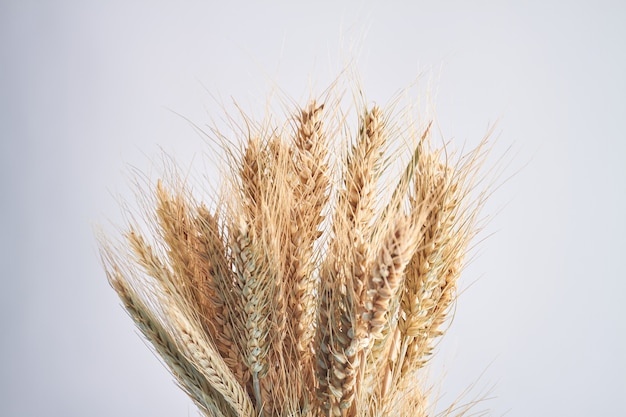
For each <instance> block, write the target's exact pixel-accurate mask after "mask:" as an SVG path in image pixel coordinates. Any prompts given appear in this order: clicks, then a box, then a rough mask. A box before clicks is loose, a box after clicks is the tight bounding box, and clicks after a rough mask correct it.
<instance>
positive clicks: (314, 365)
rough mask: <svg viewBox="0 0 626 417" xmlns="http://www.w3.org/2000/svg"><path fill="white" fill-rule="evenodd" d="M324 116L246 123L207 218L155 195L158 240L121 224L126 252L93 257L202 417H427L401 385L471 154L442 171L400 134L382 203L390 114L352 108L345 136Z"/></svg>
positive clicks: (447, 244) (177, 200)
mask: <svg viewBox="0 0 626 417" xmlns="http://www.w3.org/2000/svg"><path fill="white" fill-rule="evenodd" d="M334 104H336V103H334ZM327 110H328V102H327V103H324V102H323V101H318V100H313V101H311V102H310V103H309V104H308V106H307V107H305V108H304V109H298V110H297V111H296V113H295V115H294V116H292V118H291V119H289V121H286V122H285V125H284V126H282V127H281V126H274V125H271V124H270V122H268V123H267V124H263V123H262V124H254V123H252V122H250V121H249V120H247V119H245V124H246V126H245V128H241V129H239V130H238V132H239V133H240V134H242V135H243V138H241V139H242V143H241V145H242V147H241V148H238V149H239V150H237V149H233V148H230V149H226V152H227V153H229V155H230V156H232V158H231V159H230V165H229V169H230V171H229V172H228V173H227V175H228V177H227V183H226V185H225V186H224V189H223V193H222V194H221V197H220V199H217V198H216V199H215V200H214V201H212V202H211V204H210V205H209V206H212V207H214V209H213V210H210V209H208V208H207V205H205V204H204V203H202V202H196V201H195V200H194V199H193V198H192V197H191V195H190V193H189V192H188V191H186V189H185V187H184V186H179V187H178V188H177V190H175V191H170V190H168V189H167V188H166V187H165V186H164V185H163V183H162V182H160V181H159V182H157V184H156V192H155V196H156V198H155V200H154V201H155V206H156V207H155V208H154V212H149V213H147V217H146V218H147V220H148V223H149V224H150V225H151V227H152V230H154V231H156V232H157V233H156V236H155V237H154V240H151V239H146V238H145V236H144V235H142V234H141V233H140V232H139V231H138V230H139V228H138V227H137V226H136V225H135V224H131V225H129V228H128V232H126V233H125V235H126V238H127V245H126V246H127V247H126V248H120V249H118V250H117V251H115V250H113V249H112V248H111V245H110V244H108V243H105V242H103V249H102V253H103V261H104V264H105V269H106V272H107V276H108V278H109V281H110V283H111V285H112V286H113V288H114V289H115V290H116V291H117V293H118V295H119V296H120V298H121V300H122V302H123V305H124V307H125V308H126V310H127V311H128V312H129V314H130V316H131V317H132V318H133V320H134V321H135V323H136V325H137V326H138V327H139V328H140V330H141V331H142V333H143V335H144V336H145V337H146V338H147V339H148V340H149V341H150V342H151V343H152V345H153V346H154V347H155V349H156V351H157V352H158V353H159V354H160V355H161V356H162V357H163V360H164V361H165V363H166V364H167V365H168V367H169V368H170V370H171V371H172V373H173V374H174V376H175V377H176V379H177V381H178V383H179V384H180V386H181V387H182V388H183V389H184V390H185V391H186V392H187V393H188V395H189V396H190V397H191V398H192V399H193V401H194V402H195V403H196V404H197V405H198V408H199V409H200V411H201V412H202V413H203V414H204V415H206V416H224V417H252V416H254V417H256V416H259V417H273V416H293V417H296V416H311V417H321V416H333V417H378V416H387V415H389V416H391V415H393V416H401V417H404V416H407V417H408V416H412V415H416V416H426V415H428V414H429V406H428V402H427V398H428V391H427V390H425V389H424V388H423V387H422V386H421V385H420V384H415V381H416V380H417V379H418V378H419V374H418V370H419V369H421V368H422V367H423V366H424V365H425V363H426V361H427V359H428V357H429V355H430V354H431V353H432V349H433V344H434V341H435V339H436V338H437V337H439V336H440V335H441V334H442V333H443V325H444V323H445V320H446V319H447V314H448V311H449V309H450V308H451V306H452V305H453V303H454V301H455V297H456V288H457V280H458V278H459V276H460V273H461V271H462V268H463V263H464V257H465V255H466V252H467V248H468V244H469V242H470V240H471V239H472V238H473V237H474V235H475V234H476V232H477V227H476V220H477V217H476V216H477V213H478V209H479V208H480V206H481V204H482V201H484V198H485V194H479V197H474V196H473V194H472V190H473V188H474V187H475V186H476V183H477V180H476V179H477V177H476V172H477V171H478V168H479V166H480V163H481V161H482V160H484V156H485V153H484V151H483V149H482V148H481V147H479V148H478V149H477V150H475V151H473V152H470V153H469V154H468V155H466V156H464V157H460V158H459V159H458V160H453V159H449V158H448V159H447V158H445V157H444V156H445V155H446V154H447V153H445V152H443V149H440V150H437V149H433V148H432V146H431V145H430V136H431V130H430V127H431V124H430V123H428V124H426V125H424V126H411V128H410V129H407V130H406V131H408V132H411V133H410V140H411V141H412V142H413V144H414V148H413V149H412V153H411V154H410V155H409V156H408V162H407V163H406V165H405V166H404V170H403V171H402V172H401V174H400V176H399V178H398V179H397V180H393V181H395V187H394V188H393V189H392V190H390V193H389V195H387V193H385V190H384V188H383V187H380V183H381V178H383V174H384V173H386V172H388V171H386V170H387V169H389V167H390V166H392V165H393V164H394V159H393V158H392V157H390V156H386V155H385V154H386V152H387V150H388V145H389V141H390V140H397V138H396V137H395V136H394V134H395V133H393V132H394V131H392V130H391V129H389V128H388V126H387V123H388V117H389V114H390V113H386V112H385V111H383V110H382V109H381V108H380V107H378V106H376V105H374V106H371V107H369V108H367V107H365V106H359V108H358V111H357V113H358V114H357V123H358V129H357V131H356V133H355V134H354V136H353V135H351V134H350V133H349V129H347V127H346V123H347V119H346V118H345V117H344V114H343V113H341V112H340V111H338V110H336V109H332V110H331V111H327ZM332 117H337V120H333V119H332ZM329 118H330V119H329ZM328 122H330V124H332V123H333V122H336V123H338V125H339V126H340V128H339V129H335V130H329V131H327V130H326V126H327V123H328ZM417 132H420V133H419V135H418V133H417ZM396 133H397V132H396ZM336 136H339V139H340V140H338V141H336V142H337V143H339V144H340V145H342V146H345V148H343V149H339V150H337V149H333V143H334V142H333V141H332V140H330V139H331V137H336ZM335 155H341V156H339V157H335V158H333V157H334V156H335ZM472 198H477V200H474V201H475V202H474V203H472V201H473V200H472ZM148 242H150V244H149V243H148ZM153 242H154V243H153ZM121 266H124V268H122V267H121Z"/></svg>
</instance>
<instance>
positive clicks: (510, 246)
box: [0, 0, 626, 417]
mask: <svg viewBox="0 0 626 417" xmlns="http://www.w3.org/2000/svg"><path fill="white" fill-rule="evenodd" d="M515 3H518V4H519V5H513V4H514V2H509V4H510V5H509V6H507V5H505V2H486V1H483V2H466V1H458V2H445V1H444V2H434V1H412V2H409V1H406V2H394V1H389V2H382V1H378V2H364V3H361V2H331V1H318V2H289V1H283V2H280V1H271V2H248V3H246V2H235V1H234V2H227V1H181V2H164V1H157V2H155V1H150V2H148V1H145V2H139V1H107V2H93V1H29V0H25V1H17V0H15V1H6V0H5V1H2V2H0V173H1V176H0V191H1V194H0V195H1V201H2V205H1V206H0V213H1V215H0V226H1V228H0V274H1V279H2V287H1V289H0V341H1V342H0V415H2V416H6V417H17V416H29V417H30V416H40V415H45V416H59V417H68V416H87V415H89V416H102V417H105V416H106V417H109V416H153V417H158V416H168V417H171V416H187V415H196V411H195V410H194V408H193V406H192V405H191V402H190V401H189V400H188V399H187V398H186V397H185V395H184V394H183V393H182V391H180V390H179V389H178V388H176V387H175V385H174V384H173V383H172V378H171V376H170V375H169V374H168V372H167V371H166V370H165V369H164V367H163V366H162V365H161V364H160V363H159V361H158V360H157V359H156V358H155V357H153V355H152V354H151V353H150V352H149V350H148V349H147V348H146V346H144V343H143V342H142V341H141V339H140V338H139V337H138V336H137V334H136V331H135V330H134V328H133V326H132V324H131V321H130V319H129V318H128V317H127V316H126V315H125V313H124V312H123V311H122V309H121V307H120V306H119V303H118V300H117V299H116V296H115V294H114V293H113V291H112V290H111V289H110V288H109V287H108V284H107V283H106V279H105V276H104V274H103V272H102V269H101V267H100V264H99V260H98V256H97V250H96V244H95V240H94V236H93V229H92V228H93V225H94V224H103V225H104V227H105V228H106V229H107V230H108V231H109V232H113V228H112V227H111V226H110V225H109V223H108V221H109V219H110V220H112V221H114V222H115V221H120V220H121V216H120V214H119V209H118V204H117V200H116V197H115V195H117V194H121V195H122V196H123V197H125V198H128V199H131V201H132V195H131V192H130V189H129V188H128V186H127V181H128V176H127V175H126V174H125V172H127V171H128V168H127V166H128V164H131V165H133V166H134V167H136V168H138V169H139V170H141V171H143V172H148V173H150V175H152V176H155V175H156V174H155V170H156V168H155V167H156V166H157V165H158V164H153V163H151V161H154V160H158V159H159V155H160V148H163V149H164V150H165V151H167V152H169V153H171V154H173V155H174V156H175V157H176V159H177V160H178V162H179V163H180V164H181V165H182V166H189V165H190V164H191V161H192V160H193V161H200V160H202V158H201V154H202V153H203V152H205V151H206V147H205V145H204V143H203V141H202V139H201V138H200V137H199V136H198V135H197V133H196V132H194V131H193V130H192V129H191V128H190V127H189V125H188V124H187V123H186V122H185V121H183V120H182V119H181V118H180V117H179V116H177V115H175V114H174V113H173V112H172V111H170V109H171V110H173V111H174V112H177V113H180V114H182V115H184V116H186V117H188V118H190V119H191V120H193V121H194V122H196V123H198V124H203V123H206V122H208V121H209V119H210V117H217V118H219V116H220V115H221V109H220V108H219V106H218V105H217V104H216V101H215V100H214V99H213V98H212V96H215V97H222V98H223V99H224V101H226V102H227V101H228V100H229V97H230V96H232V97H234V98H236V99H238V101H240V102H241V103H242V105H243V107H244V108H247V109H254V108H257V107H258V106H262V105H263V104H264V101H263V98H264V97H265V95H266V93H268V92H269V91H270V90H271V89H272V86H273V84H272V83H273V82H275V83H276V84H277V85H279V86H281V87H282V88H283V90H284V92H285V94H287V95H288V96H290V97H292V98H294V100H296V101H297V102H300V103H301V104H304V100H305V99H306V98H307V96H308V93H309V92H310V91H313V92H319V91H321V90H322V89H323V88H324V87H325V86H326V85H327V84H328V83H329V82H330V81H332V80H333V79H334V77H335V76H336V75H337V74H338V71H339V69H340V68H341V66H342V63H343V60H344V58H346V57H347V56H349V55H350V53H353V54H354V55H355V57H356V61H357V64H358V65H357V66H358V68H359V69H360V72H361V75H362V78H363V86H364V88H365V91H366V92H367V93H366V94H367V97H368V99H370V100H371V101H376V102H379V103H381V104H384V103H386V102H387V101H388V100H389V99H391V98H392V97H393V96H394V94H395V93H397V92H398V91H399V90H400V89H402V88H404V87H406V86H408V85H409V84H410V83H411V82H412V81H413V80H414V79H415V78H416V77H417V75H418V74H420V73H421V72H426V73H427V74H430V75H429V76H427V77H426V78H428V77H430V78H431V79H434V82H433V84H432V85H433V86H435V87H436V90H437V91H435V92H436V94H433V96H434V97H435V101H436V109H437V114H438V121H439V125H440V127H441V131H442V132H443V134H444V136H445V137H447V138H454V140H455V142H454V143H458V144H461V143H464V142H467V143H468V144H475V143H477V142H478V140H480V138H481V137H482V136H483V134H484V133H485V132H486V130H487V128H488V126H489V125H490V124H492V123H493V122H494V121H496V120H497V119H500V122H499V124H498V127H497V130H496V132H497V133H498V134H499V135H500V140H499V142H498V144H497V146H496V150H495V155H498V154H501V153H502V152H503V150H504V149H505V148H507V147H508V146H509V145H512V146H513V155H514V157H513V161H512V162H511V164H510V167H511V169H510V170H509V173H512V172H514V171H516V170H518V169H520V168H521V171H520V172H519V173H517V174H516V175H515V176H514V177H513V178H512V179H511V180H510V181H508V182H506V183H505V184H504V185H503V186H502V187H501V188H500V189H499V190H498V192H497V193H496V194H495V196H494V198H493V200H492V201H491V202H490V204H488V206H487V207H486V213H487V214H489V215H495V217H494V218H493V220H492V221H491V222H490V223H489V224H488V226H487V229H486V230H485V233H484V234H483V237H486V236H487V235H490V236H489V237H488V238H487V239H486V240H485V241H484V242H482V243H481V244H480V246H479V247H480V249H479V251H478V252H477V254H478V255H477V257H476V260H475V262H474V263H473V264H472V265H471V266H470V267H469V268H468V270H467V273H466V274H465V275H464V277H463V280H464V283H465V284H464V285H465V287H469V288H468V289H467V290H466V291H465V292H464V293H463V294H462V297H461V300H460V302H459V305H458V309H457V312H456V319H455V321H454V323H453V325H452V328H451V329H450V331H449V333H448V334H447V336H446V338H445V340H444V341H443V342H442V343H441V344H440V346H439V350H438V361H437V362H436V363H435V364H434V367H433V374H434V377H433V379H435V380H436V379H440V376H439V375H440V373H441V372H443V373H445V379H443V382H442V384H441V395H442V397H443V398H442V400H441V401H442V404H445V403H446V402H447V401H451V400H453V399H455V398H456V397H457V396H458V395H459V394H460V393H461V392H462V391H463V389H465V388H466V387H467V386H468V385H469V384H472V383H473V382H475V381H476V380H477V379H478V377H479V376H480V375H481V373H482V377H480V379H478V382H477V387H476V390H475V391H474V392H480V390H481V389H483V388H485V387H490V386H491V385H494V388H493V391H492V394H493V396H494V397H495V398H493V399H491V400H489V401H488V402H486V403H485V404H484V405H481V406H479V407H480V409H483V408H489V409H491V410H492V413H493V415H502V414H504V413H508V414H507V415H509V416H531V415H533V416H538V415H545V416H555V415H568V416H591V415H602V416H618V415H626V401H624V398H626V356H625V355H626V354H625V352H626V336H625V330H626V325H625V324H624V319H623V317H624V313H625V310H626V309H625V308H624V294H625V293H626V284H625V276H624V266H623V265H624V259H625V258H624V250H625V249H626V245H625V243H626V242H625V235H626V233H625V232H626V223H625V221H624V212H625V211H626V202H625V197H626V185H625V180H626V168H624V159H625V155H626V42H625V40H626V30H625V28H626V7H624V3H623V2H619V1H615V2H608V1H593V2H591V1H588V2H584V1H570V2H557V1H532V2H515ZM522 4H523V5H522ZM354 40H356V41H357V42H356V47H355V49H354V51H353V52H351V51H350V48H349V47H350V45H351V44H353V42H352V41H354ZM194 167H198V165H194ZM199 169H205V168H204V166H203V165H202V164H200V165H199ZM207 169H208V168H207ZM472 282H473V283H474V284H473V285H471V286H469V285H468V284H469V283H472ZM483 371H484V373H483ZM469 398H471V395H470V397H469Z"/></svg>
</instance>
